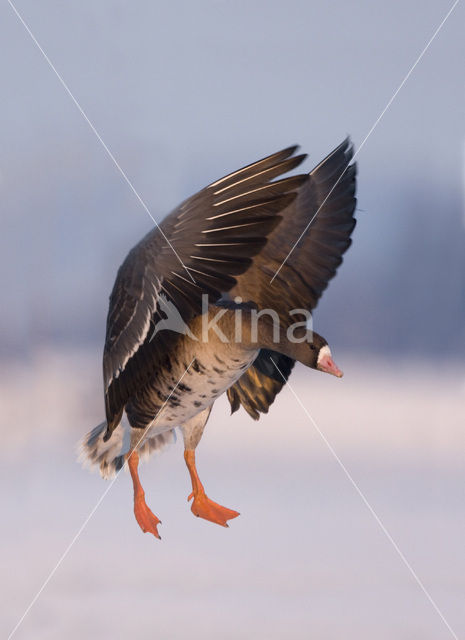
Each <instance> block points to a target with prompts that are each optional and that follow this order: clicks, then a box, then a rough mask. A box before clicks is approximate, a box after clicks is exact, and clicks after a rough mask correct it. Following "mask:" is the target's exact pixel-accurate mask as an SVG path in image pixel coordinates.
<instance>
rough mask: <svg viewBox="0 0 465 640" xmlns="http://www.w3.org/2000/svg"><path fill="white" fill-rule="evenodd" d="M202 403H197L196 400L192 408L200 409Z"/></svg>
mask: <svg viewBox="0 0 465 640" xmlns="http://www.w3.org/2000/svg"><path fill="white" fill-rule="evenodd" d="M201 406H202V403H201V402H199V401H198V400H194V407H201Z"/></svg>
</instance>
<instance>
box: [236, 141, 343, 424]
mask: <svg viewBox="0 0 465 640" xmlns="http://www.w3.org/2000/svg"><path fill="white" fill-rule="evenodd" d="M352 157H353V147H352V145H351V143H350V141H349V140H348V139H347V140H344V142H343V143H342V144H340V145H339V146H338V147H337V148H336V149H335V150H334V151H333V152H332V153H330V154H329V156H327V157H326V158H325V159H324V160H323V161H322V162H320V164H318V165H317V166H316V167H315V168H314V169H313V170H312V171H311V172H310V174H309V180H308V181H307V182H306V183H304V184H303V185H302V187H301V188H300V190H299V195H298V197H297V198H296V199H295V200H294V201H293V202H292V203H291V204H290V205H289V206H288V207H287V208H286V210H285V211H283V212H282V213H281V215H282V217H283V221H282V223H281V224H280V225H279V227H277V228H276V229H275V230H274V231H273V232H272V233H271V234H270V236H269V239H268V243H267V244H266V246H265V247H264V249H263V251H261V253H260V255H259V256H257V257H256V258H255V260H254V263H253V265H252V267H251V268H250V269H249V270H248V272H247V275H246V277H244V276H239V277H238V278H237V285H236V286H235V287H233V289H232V290H231V292H230V293H231V295H235V296H241V297H242V299H243V300H244V301H252V302H254V303H255V304H256V305H257V306H258V307H259V308H260V309H267V308H268V309H274V310H275V311H276V312H277V313H278V315H279V317H280V320H281V323H282V324H283V326H285V327H287V326H289V325H290V324H292V323H293V322H296V318H295V317H292V316H290V315H289V311H291V310H292V309H307V310H309V311H311V310H313V309H314V308H315V307H316V305H317V303H318V300H319V299H320V297H321V294H322V293H323V291H324V290H325V289H326V287H327V286H328V283H329V281H330V280H331V278H333V277H334V275H335V274H336V270H337V268H338V266H339V265H340V264H341V262H342V256H343V254H344V253H345V252H346V251H347V249H348V248H349V246H350V244H351V237H350V236H351V234H352V231H353V230H354V227H355V218H354V211H355V205H356V198H355V187H356V183H355V176H356V166H355V164H352V165H351V164H350V161H351V159H352ZM309 223H310V225H309ZM307 225H309V226H308V229H307V230H306V231H305V233H303V235H302V237H301V238H300V235H301V234H302V232H303V231H304V230H305V229H306V228H307ZM299 238H300V239H299ZM270 364H271V362H270ZM291 369H292V367H291ZM289 373H290V370H289ZM287 375H289V374H287ZM269 377H270V380H269V381H267V380H266V374H265V373H261V375H260V380H258V381H257V382H255V381H256V380H257V374H256V373H255V372H254V369H253V368H251V370H250V369H249V370H248V371H246V373H245V374H244V375H243V376H242V377H241V378H240V379H239V380H238V382H236V383H235V385H233V387H231V389H230V390H229V393H228V397H229V400H230V402H231V406H232V408H233V410H234V409H235V407H237V403H238V402H240V403H241V404H242V406H243V407H244V408H245V409H246V410H247V411H248V412H249V414H250V415H252V417H258V415H254V414H253V412H252V411H251V410H250V408H251V404H250V400H249V399H248V397H247V396H249V397H252V398H253V396H254V394H258V395H257V398H258V397H260V398H261V401H260V402H258V401H255V405H254V411H255V413H256V412H259V411H261V412H266V411H267V410H268V406H269V404H271V402H272V401H273V400H274V398H275V396H276V394H277V393H279V391H280V390H281V388H282V386H283V381H282V378H281V377H280V376H279V378H276V379H274V378H273V375H272V374H271V375H270V376H269ZM266 389H268V393H267V394H266V393H265V392H264V390H266ZM271 390H272V393H271V392H270V391H271ZM267 398H272V399H271V402H269V401H268V400H267Z"/></svg>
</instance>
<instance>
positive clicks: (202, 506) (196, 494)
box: [184, 449, 239, 527]
mask: <svg viewBox="0 0 465 640" xmlns="http://www.w3.org/2000/svg"><path fill="white" fill-rule="evenodd" d="M184 460H185V461H186V465H187V468H188V469H189V474H190V476H191V481H192V493H191V494H190V496H189V497H188V498H187V499H188V500H190V499H191V498H194V502H193V503H192V506H191V511H192V513H193V514H194V515H195V516H197V517H198V518H204V519H205V520H210V522H216V524H220V525H221V526H222V527H227V526H228V524H227V521H228V520H231V519H232V518H237V516H238V515H239V512H238V511H233V510H232V509H227V508H226V507H222V506H221V505H220V504H217V503H216V502H213V500H210V498H208V497H207V495H206V493H205V489H204V488H203V485H202V483H201V482H200V478H199V475H198V473H197V469H196V467H195V451H194V450H193V449H185V451H184Z"/></svg>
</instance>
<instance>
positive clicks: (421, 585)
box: [270, 356, 459, 640]
mask: <svg viewBox="0 0 465 640" xmlns="http://www.w3.org/2000/svg"><path fill="white" fill-rule="evenodd" d="M270 360H271V362H272V363H273V365H274V366H275V368H276V370H277V371H278V373H279V374H280V376H281V377H282V379H283V381H284V383H285V384H287V386H288V387H289V389H290V391H291V393H292V395H293V396H294V398H295V399H296V400H297V402H298V403H299V405H300V406H301V408H302V409H303V411H304V413H305V414H306V416H307V418H308V419H309V420H310V422H311V423H312V424H313V426H314V427H315V429H316V430H317V432H318V434H319V436H320V438H321V439H322V440H323V442H324V443H325V445H326V446H327V447H328V449H329V451H330V452H331V455H332V456H333V458H334V459H335V460H336V462H337V463H338V465H339V466H340V467H341V469H342V471H343V472H344V474H345V475H346V477H347V479H348V480H349V482H350V484H351V485H352V486H353V488H354V489H355V491H356V492H357V493H358V495H359V496H360V498H361V499H362V501H363V503H364V504H365V506H366V507H367V509H368V511H369V512H370V513H371V515H372V516H373V518H374V519H375V520H376V522H377V524H378V525H379V527H380V528H381V531H382V532H383V533H384V535H385V536H386V538H387V539H388V540H389V542H390V543H391V545H392V546H393V547H394V549H395V550H396V551H397V554H398V555H399V557H400V559H401V560H402V562H403V563H404V565H405V566H406V567H407V569H408V570H409V572H410V574H411V575H412V577H413V578H414V580H415V582H416V583H417V584H418V586H419V587H420V589H421V590H422V591H423V593H424V594H425V596H426V597H427V599H428V600H429V602H430V604H431V605H432V606H433V609H434V610H435V611H436V613H437V614H438V616H439V617H440V618H441V620H442V621H443V623H444V624H445V625H446V627H447V628H448V630H449V631H450V633H451V634H452V637H453V638H454V639H455V640H459V639H458V636H457V634H456V633H455V631H454V630H453V629H452V627H451V626H450V624H449V623H448V622H447V620H446V619H445V617H444V615H443V613H442V612H441V610H440V609H439V607H438V605H437V604H436V603H435V601H434V600H433V598H432V596H431V595H430V593H429V592H428V590H427V589H426V587H425V585H424V584H423V582H422V581H421V580H420V578H419V577H418V575H417V574H416V573H415V570H414V569H413V568H412V566H411V564H410V563H409V561H408V560H407V558H406V557H405V556H404V554H403V553H402V551H401V550H400V548H399V546H398V544H397V543H396V541H395V540H394V538H393V537H392V536H391V534H390V533H389V531H388V530H387V529H386V527H385V526H384V524H383V523H382V522H381V519H380V518H379V516H378V514H377V513H376V511H375V510H374V509H373V507H372V506H371V504H370V503H369V502H368V500H367V498H366V497H365V495H364V493H363V492H362V490H361V489H360V487H359V486H358V484H357V483H356V482H355V480H354V479H353V477H352V476H351V474H350V472H349V470H348V469H347V467H346V466H345V465H344V463H343V462H342V460H341V459H340V458H339V456H338V455H337V453H336V452H335V450H334V449H333V447H332V445H331V443H330V442H329V441H328V439H327V438H326V436H325V434H324V433H323V432H322V431H321V429H320V428H319V426H318V425H317V423H316V422H315V420H314V418H313V417H312V416H311V415H310V413H309V412H308V410H307V408H306V407H305V405H304V404H303V402H302V401H301V399H300V398H299V396H298V395H297V393H296V392H295V391H294V389H293V387H292V386H291V385H290V384H289V381H288V380H286V377H285V376H284V374H283V373H282V371H281V369H280V368H279V367H278V365H277V364H276V362H275V361H274V360H273V358H272V357H271V356H270Z"/></svg>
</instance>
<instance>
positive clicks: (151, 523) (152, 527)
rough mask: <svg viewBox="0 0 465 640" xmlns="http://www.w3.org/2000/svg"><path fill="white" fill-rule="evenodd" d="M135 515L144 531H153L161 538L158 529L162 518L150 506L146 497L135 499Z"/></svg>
mask: <svg viewBox="0 0 465 640" xmlns="http://www.w3.org/2000/svg"><path fill="white" fill-rule="evenodd" d="M134 515H135V516H136V520H137V522H138V523H139V527H140V528H141V529H142V531H143V532H144V533H153V535H154V536H155V538H158V539H159V540H161V537H160V534H159V533H158V529H157V527H158V525H159V524H161V520H159V519H158V518H157V516H156V515H155V514H154V513H152V511H151V510H150V509H149V508H148V506H147V504H146V502H145V499H144V498H137V499H136V500H135V501H134Z"/></svg>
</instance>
